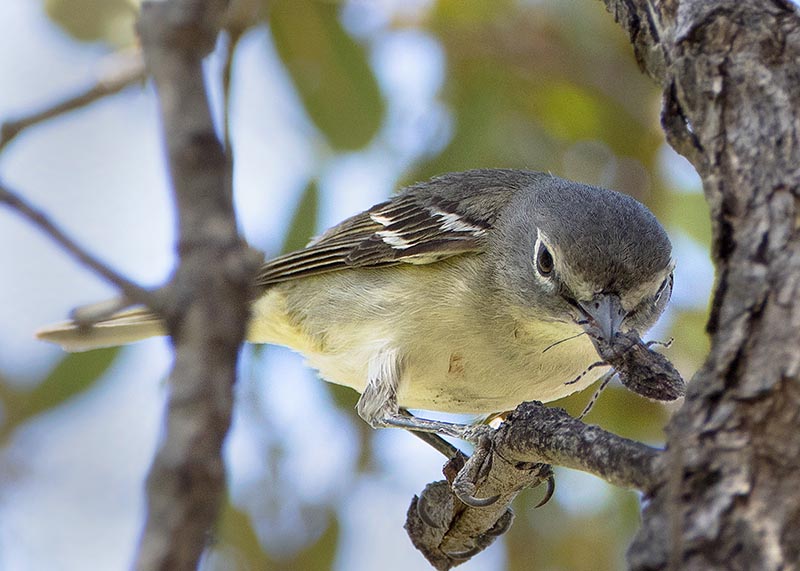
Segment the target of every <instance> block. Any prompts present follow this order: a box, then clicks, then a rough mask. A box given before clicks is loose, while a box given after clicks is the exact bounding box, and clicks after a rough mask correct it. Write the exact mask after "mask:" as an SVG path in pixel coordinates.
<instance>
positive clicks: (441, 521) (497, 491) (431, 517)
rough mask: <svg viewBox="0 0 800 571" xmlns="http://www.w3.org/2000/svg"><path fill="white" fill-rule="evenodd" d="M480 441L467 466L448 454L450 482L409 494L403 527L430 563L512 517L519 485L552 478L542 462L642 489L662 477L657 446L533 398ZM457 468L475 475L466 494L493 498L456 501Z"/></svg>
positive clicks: (497, 531)
mask: <svg viewBox="0 0 800 571" xmlns="http://www.w3.org/2000/svg"><path fill="white" fill-rule="evenodd" d="M487 444H488V445H489V446H488V448H487V449H486V450H484V451H481V450H480V449H479V450H478V451H476V453H475V454H474V455H473V457H472V458H470V459H469V460H468V461H467V462H466V465H463V464H464V459H463V457H458V458H456V459H455V460H452V461H451V462H450V463H449V464H448V466H446V468H445V475H446V476H448V480H449V482H434V483H433V484H429V485H428V486H427V487H426V488H425V490H424V491H423V492H422V493H421V494H420V496H419V497H415V498H414V499H413V500H412V503H411V506H410V508H409V510H408V513H407V516H406V530H407V531H408V534H409V537H410V538H411V541H412V542H413V543H414V545H415V547H416V548H417V549H418V550H420V552H422V554H423V555H424V556H425V557H426V558H427V559H428V561H429V562H430V563H431V564H432V565H433V566H434V567H435V568H437V569H450V568H451V567H453V566H455V565H457V564H459V563H461V562H463V561H465V560H466V559H469V558H471V557H473V556H474V555H476V554H477V553H480V552H481V551H482V550H483V549H485V548H486V547H488V546H489V545H491V543H492V542H493V541H494V540H495V539H496V538H497V537H498V536H499V535H501V534H502V533H504V532H505V530H506V529H508V527H509V526H510V525H511V519H512V517H513V516H512V514H511V512H510V509H509V506H510V504H511V502H512V501H513V500H514V498H516V496H517V495H518V494H519V492H520V491H521V490H522V489H524V488H529V487H535V486H538V485H539V484H540V483H541V482H543V481H545V480H547V479H548V478H549V477H551V471H550V466H549V464H556V465H559V466H565V467H568V468H574V469H577V470H582V471H584V472H588V473H590V474H594V475H595V476H597V477H599V478H602V479H604V480H606V481H607V482H609V483H611V484H614V485H617V486H621V487H626V488H634V489H638V490H641V491H643V492H645V493H646V494H650V493H652V492H653V491H654V490H655V489H656V488H657V487H658V486H659V485H660V482H661V480H662V476H661V474H662V472H663V466H664V457H663V452H662V451H661V450H658V449H655V448H652V447H650V446H646V445H644V444H641V443H639V442H634V441H632V440H628V439H626V438H622V437H619V436H616V435H614V434H612V433H610V432H607V431H605V430H603V429H601V428H599V427H597V426H589V425H586V424H584V423H583V422H581V421H580V420H577V419H575V418H572V417H571V416H570V415H569V414H567V412H566V411H564V410H562V409H558V408H548V407H545V406H544V405H542V404H541V403H538V402H527V403H522V404H521V405H519V406H518V407H517V408H516V410H515V411H514V412H512V413H511V414H510V415H509V416H508V417H507V418H506V420H505V421H504V422H503V424H502V425H501V426H500V428H499V429H498V430H497V431H496V432H494V433H493V434H491V436H490V440H489V441H488V442H487ZM462 467H463V469H462ZM456 473H458V474H459V475H458V476H456ZM464 474H467V475H469V476H470V478H471V479H474V480H476V481H475V482H474V484H475V488H474V491H471V495H473V496H475V497H477V498H493V497H496V498H497V499H496V501H494V502H493V503H491V505H489V506H485V507H471V506H468V505H465V504H464V503H462V501H461V500H459V499H458V498H457V497H456V495H455V493H454V492H453V488H454V487H455V488H458V487H459V479H460V478H461V477H462V476H463V475H464Z"/></svg>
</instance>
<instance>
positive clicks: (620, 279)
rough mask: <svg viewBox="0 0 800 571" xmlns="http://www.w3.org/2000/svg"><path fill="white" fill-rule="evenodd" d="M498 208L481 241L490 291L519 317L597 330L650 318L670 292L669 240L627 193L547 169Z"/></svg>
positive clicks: (641, 324) (638, 324) (609, 331)
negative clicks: (485, 242)
mask: <svg viewBox="0 0 800 571" xmlns="http://www.w3.org/2000/svg"><path fill="white" fill-rule="evenodd" d="M528 176H529V182H528V184H526V186H525V187H524V189H522V190H520V191H519V192H517V193H516V194H515V195H514V197H513V199H512V200H511V202H510V203H509V205H508V207H507V208H505V209H504V211H503V212H502V213H501V215H500V217H499V219H498V221H497V223H496V225H495V229H496V232H495V233H494V235H493V236H492V238H491V243H490V245H489V248H490V250H491V251H492V256H491V258H492V259H494V260H496V261H497V265H496V267H495V277H494V279H495V281H496V284H497V286H498V287H497V291H498V295H506V296H508V295H511V296H512V297H513V299H508V300H506V301H508V302H510V305H511V306H513V307H515V308H516V310H517V311H518V312H519V315H517V316H515V317H517V318H519V319H523V320H524V319H526V317H529V318H531V319H541V318H542V316H543V315H546V316H549V317H550V318H552V319H554V320H559V321H577V322H582V321H586V320H587V319H588V320H594V322H595V323H596V324H597V325H598V326H599V327H600V328H601V330H602V331H603V333H604V335H606V336H607V337H608V338H610V337H612V336H613V335H614V333H615V332H616V331H619V330H622V331H627V330H630V329H636V330H637V331H639V332H643V331H645V330H646V329H648V328H649V327H651V326H652V325H653V323H655V321H656V319H658V317H659V315H660V314H661V312H662V311H663V310H664V307H665V306H666V303H667V301H669V297H670V295H671V293H672V268H673V262H672V259H671V250H672V248H671V245H670V242H669V238H667V234H666V232H665V231H664V229H663V228H662V227H661V225H660V224H659V222H658V220H656V218H655V216H653V214H652V213H651V212H650V211H649V210H648V209H647V208H646V207H645V206H644V205H642V204H641V203H639V202H637V201H636V200H634V199H633V198H631V197H630V196H627V195H624V194H620V193H618V192H614V191H611V190H606V189H603V188H598V187H593V186H588V185H583V184H578V183H575V182H571V181H567V180H564V179H560V178H557V177H553V176H550V175H544V174H539V173H535V174H534V173H528Z"/></svg>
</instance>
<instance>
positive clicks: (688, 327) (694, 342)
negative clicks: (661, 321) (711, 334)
mask: <svg viewBox="0 0 800 571" xmlns="http://www.w3.org/2000/svg"><path fill="white" fill-rule="evenodd" d="M707 321H708V310H707V309H703V310H694V311H693V310H682V311H678V312H677V314H676V315H675V320H674V321H673V322H672V328H671V330H670V335H671V336H672V337H674V341H673V343H672V347H670V349H669V354H668V357H669V358H670V360H671V361H673V362H674V363H675V366H676V367H677V368H678V370H679V371H680V372H681V374H682V375H684V377H686V380H687V381H688V380H689V379H688V377H690V376H691V375H693V374H694V373H695V372H696V371H697V369H699V368H700V365H701V364H702V363H703V361H704V360H705V358H706V356H707V355H708V352H709V350H710V348H711V341H710V340H709V338H708V334H707V333H706V322H707Z"/></svg>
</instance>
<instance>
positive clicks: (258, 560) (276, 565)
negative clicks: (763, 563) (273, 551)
mask: <svg viewBox="0 0 800 571" xmlns="http://www.w3.org/2000/svg"><path fill="white" fill-rule="evenodd" d="M218 529H219V532H218V534H219V540H220V544H221V545H219V546H216V547H215V550H216V551H218V552H219V553H220V554H221V555H222V559H221V563H222V564H223V565H225V566H224V567H222V566H219V565H218V566H216V567H217V568H220V569H223V568H224V569H225V570H226V571H230V570H232V569H235V570H239V569H241V570H242V571H245V570H250V569H252V570H256V569H258V570H266V569H303V570H304V571H327V570H328V569H332V568H333V562H334V559H335V558H336V552H337V546H338V544H339V535H340V534H339V523H338V521H337V520H336V518H335V517H333V516H331V517H329V518H328V525H327V527H326V528H325V531H324V532H323V533H322V534H321V535H320V536H319V537H318V538H317V540H316V541H314V542H313V543H310V544H309V545H308V546H306V547H305V549H302V550H300V551H298V552H297V553H295V554H293V555H291V556H288V557H287V556H285V555H284V556H282V557H281V558H276V557H271V556H270V554H269V553H267V552H266V551H264V548H263V547H262V545H261V542H260V540H259V539H258V535H257V534H256V531H255V529H254V528H253V521H252V519H251V518H250V516H249V515H248V514H247V513H245V512H244V511H242V510H240V509H238V508H237V507H236V506H234V505H233V504H232V503H231V502H230V499H229V500H228V501H226V502H225V505H224V506H223V508H222V512H221V514H220V519H219V525H218Z"/></svg>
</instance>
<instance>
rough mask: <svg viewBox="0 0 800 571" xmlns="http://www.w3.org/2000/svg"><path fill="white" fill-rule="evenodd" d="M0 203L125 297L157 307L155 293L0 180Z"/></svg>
mask: <svg viewBox="0 0 800 571" xmlns="http://www.w3.org/2000/svg"><path fill="white" fill-rule="evenodd" d="M0 203H2V204H6V205H7V206H8V207H9V208H11V209H13V210H15V211H17V212H18V213H19V214H20V215H22V216H23V217H24V218H26V219H27V220H28V221H29V222H31V223H32V224H33V225H34V226H36V227H38V228H39V229H40V230H41V231H42V232H44V233H45V234H47V235H48V236H50V238H52V239H53V240H54V241H55V242H56V243H57V244H58V245H60V246H61V247H62V248H64V249H65V250H66V251H67V252H69V253H70V254H71V255H72V256H73V257H74V258H75V259H77V260H78V261H79V262H80V263H82V264H83V265H84V266H86V267H88V268H90V269H92V270H93V271H94V272H95V273H97V274H98V275H100V276H102V277H103V278H105V279H106V280H108V281H109V282H111V283H112V284H114V285H116V286H117V287H118V288H119V289H120V290H121V291H122V293H124V294H125V297H126V298H127V299H128V300H130V301H133V302H137V303H143V304H145V305H147V306H148V307H150V308H152V309H154V310H156V311H157V310H158V302H157V299H156V296H155V295H154V294H153V293H152V292H150V291H148V290H146V289H144V288H142V287H141V286H139V285H137V284H135V283H133V282H132V281H130V280H128V279H127V278H126V277H124V276H122V275H121V274H119V273H117V272H115V271H114V270H112V269H111V268H109V267H108V266H107V265H106V264H104V263H103V262H101V261H99V260H98V259H97V258H95V257H94V256H93V255H91V254H90V253H88V252H87V251H86V250H84V249H83V248H82V247H81V246H80V245H78V243H77V242H75V241H74V240H73V239H72V238H70V237H69V236H67V235H66V234H65V233H64V232H63V231H62V230H61V229H60V228H58V227H57V226H56V225H55V224H54V223H53V222H52V221H51V220H50V219H49V218H48V217H47V215H45V214H44V213H43V212H42V211H41V210H38V209H36V208H34V207H33V206H32V205H31V204H29V203H28V202H26V201H25V200H24V199H23V198H22V197H21V196H20V195H19V194H17V193H16V192H14V191H12V190H10V189H9V188H8V187H7V186H5V185H4V184H3V183H2V182H0Z"/></svg>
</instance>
